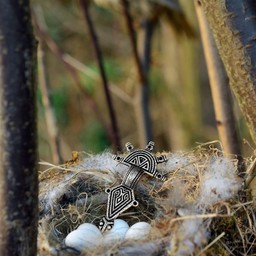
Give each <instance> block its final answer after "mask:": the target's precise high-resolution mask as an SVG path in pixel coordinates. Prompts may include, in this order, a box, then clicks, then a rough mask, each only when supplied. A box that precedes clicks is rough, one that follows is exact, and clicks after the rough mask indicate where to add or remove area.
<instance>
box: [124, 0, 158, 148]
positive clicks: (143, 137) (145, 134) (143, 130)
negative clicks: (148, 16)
mask: <svg viewBox="0 0 256 256" xmlns="http://www.w3.org/2000/svg"><path fill="white" fill-rule="evenodd" d="M122 5H123V11H124V15H125V18H126V24H127V28H128V32H129V36H130V40H131V45H132V51H133V55H134V59H135V64H136V67H137V71H138V77H139V82H140V87H139V88H138V92H137V95H136V98H137V101H136V103H137V104H136V106H137V108H136V116H137V125H138V132H139V141H140V146H141V147H144V146H145V145H146V144H147V143H148V142H149V141H150V140H152V139H153V138H152V137H153V136H152V126H151V120H150V113H149V107H148V105H149V104H148V93H149V84H148V79H147V74H148V71H149V66H150V54H151V38H152V35H153V28H154V25H153V23H151V22H150V21H147V22H146V24H145V39H144V53H143V57H144V59H143V64H142V63H141V60H140V57H139V51H138V47H137V42H136V35H135V30H134V27H133V20H132V17H131V15H130V11H129V2H128V1H127V0H122Z"/></svg>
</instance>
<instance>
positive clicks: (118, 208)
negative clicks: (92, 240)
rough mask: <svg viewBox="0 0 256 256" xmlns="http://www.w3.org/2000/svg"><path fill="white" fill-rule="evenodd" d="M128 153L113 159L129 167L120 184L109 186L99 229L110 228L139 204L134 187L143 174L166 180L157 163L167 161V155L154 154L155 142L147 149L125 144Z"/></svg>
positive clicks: (149, 144) (150, 143)
mask: <svg viewBox="0 0 256 256" xmlns="http://www.w3.org/2000/svg"><path fill="white" fill-rule="evenodd" d="M125 146H126V149H127V151H128V154H127V155H126V156H125V157H122V156H119V155H114V156H113V159H114V160H116V161H117V162H119V163H121V164H124V165H126V166H128V167H129V169H128V171H127V173H126V175H125V177H124V179H123V181H122V183H121V184H120V185H118V186H115V187H112V188H107V189H106V190H105V192H106V193H107V194H108V202H107V212H106V216H105V217H103V218H102V219H101V220H100V224H99V229H100V230H101V231H102V232H104V231H106V230H110V229H111V228H112V227H113V225H114V220H115V219H116V218H117V217H118V216H119V215H120V214H121V213H122V212H124V211H126V210H127V209H129V208H130V207H132V206H135V207H136V206H138V205H139V203H138V201H136V200H135V196H134V187H135V186H136V184H137V183H138V181H139V180H140V178H141V177H142V175H143V174H148V175H150V176H152V177H154V178H156V179H159V180H161V181H165V180H166V177H165V176H164V175H162V174H161V173H160V172H159V171H158V170H157V168H156V167H157V165H158V164H159V163H163V162H166V161H167V158H166V156H165V155H160V156H155V155H153V154H152V151H153V149H154V142H153V141H150V142H149V143H148V145H147V146H146V148H145V149H134V147H133V145H132V144H131V143H129V142H128V143H126V144H125Z"/></svg>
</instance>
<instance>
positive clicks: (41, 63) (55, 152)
mask: <svg viewBox="0 0 256 256" xmlns="http://www.w3.org/2000/svg"><path fill="white" fill-rule="evenodd" d="M38 76H39V86H40V89H41V92H42V101H43V106H44V113H45V121H46V127H47V131H48V135H49V143H50V147H51V152H52V159H53V162H54V163H55V164H61V163H63V158H62V156H61V150H60V138H59V130H58V127H57V124H56V118H55V115H54V113H53V109H52V104H51V100H50V96H49V85H48V84H49V83H48V78H47V72H46V64H45V53H44V50H43V45H42V43H41V44H39V47H38Z"/></svg>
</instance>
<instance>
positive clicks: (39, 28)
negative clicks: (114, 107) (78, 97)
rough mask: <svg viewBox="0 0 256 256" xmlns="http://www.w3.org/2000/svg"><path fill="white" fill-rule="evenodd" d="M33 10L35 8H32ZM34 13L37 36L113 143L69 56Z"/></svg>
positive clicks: (109, 132) (40, 16) (37, 12)
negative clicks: (77, 89)
mask: <svg viewBox="0 0 256 256" xmlns="http://www.w3.org/2000/svg"><path fill="white" fill-rule="evenodd" d="M34 12H35V10H34ZM33 14H34V15H33V16H34V17H33V18H34V23H35V28H36V32H37V34H38V36H39V37H40V39H41V40H42V41H44V42H45V43H46V45H47V46H48V47H49V49H50V50H51V51H52V52H53V54H54V55H55V56H56V57H57V58H58V59H59V60H60V61H61V62H62V63H63V64H64V66H65V68H66V70H67V71H68V73H69V74H70V76H71V78H72V79H73V81H74V83H75V84H76V86H77V87H78V88H79V89H80V91H81V92H82V94H83V96H84V97H85V99H86V101H85V103H86V104H87V105H88V107H89V108H90V109H91V110H92V111H93V112H94V114H95V116H96V117H97V119H98V120H99V122H100V123H101V125H102V126H103V128H104V129H105V130H106V132H107V134H108V137H109V139H110V141H111V142H112V144H114V141H113V136H112V135H111V134H112V133H111V131H110V129H109V127H108V125H107V124H106V123H105V121H104V119H103V117H102V115H101V113H100V111H99V109H98V107H97V104H96V102H95V101H94V99H93V98H92V97H91V95H89V93H88V92H87V91H86V90H85V89H84V87H83V85H82V83H81V80H80V78H79V75H78V72H77V69H76V67H74V65H73V64H71V63H70V58H71V56H69V55H68V54H67V53H65V52H64V51H63V50H62V49H61V48H60V47H59V46H58V45H57V44H56V43H55V42H54V41H53V40H52V38H51V37H50V35H49V34H48V32H47V28H46V24H45V22H44V21H43V17H42V15H41V14H40V13H39V11H38V10H37V11H36V13H33Z"/></svg>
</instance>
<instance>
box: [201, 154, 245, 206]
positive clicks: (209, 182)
mask: <svg viewBox="0 0 256 256" xmlns="http://www.w3.org/2000/svg"><path fill="white" fill-rule="evenodd" d="M205 168H206V169H205V171H204V172H203V174H202V180H201V184H200V198H199V203H200V204H205V205H212V204H214V203H216V202H219V201H222V200H227V199H230V198H232V197H234V196H235V195H236V193H237V191H238V190H239V189H240V188H241V186H242V180H241V179H240V178H238V176H237V173H236V169H237V167H236V164H235V163H234V161H231V160H230V159H229V158H225V157H212V158H211V159H210V160H209V163H208V164H207V166H206V167H205Z"/></svg>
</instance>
